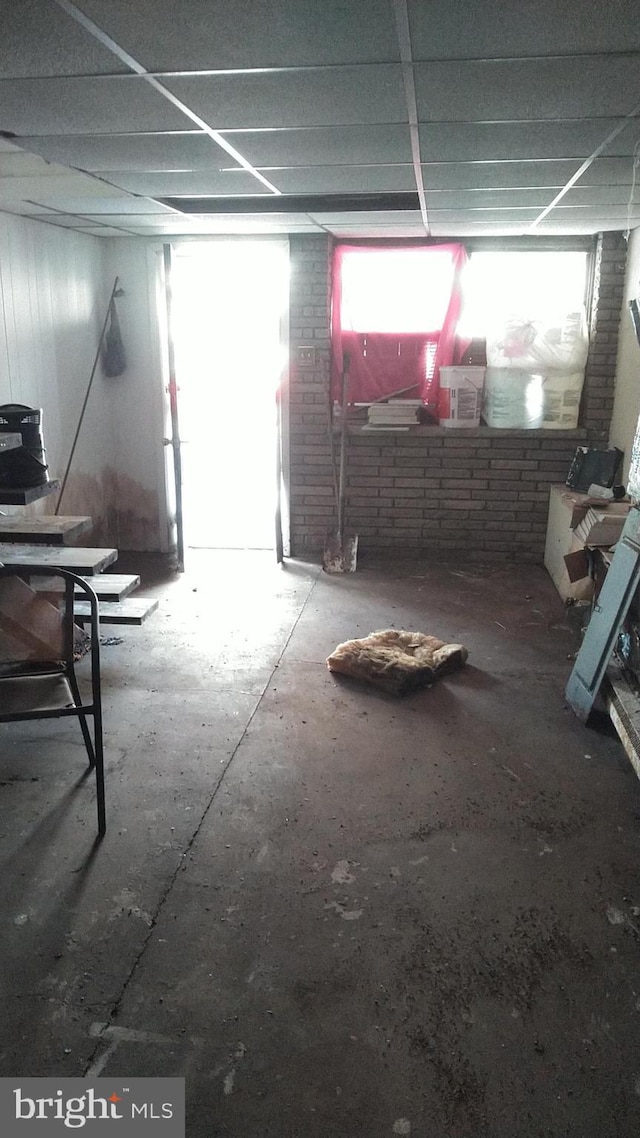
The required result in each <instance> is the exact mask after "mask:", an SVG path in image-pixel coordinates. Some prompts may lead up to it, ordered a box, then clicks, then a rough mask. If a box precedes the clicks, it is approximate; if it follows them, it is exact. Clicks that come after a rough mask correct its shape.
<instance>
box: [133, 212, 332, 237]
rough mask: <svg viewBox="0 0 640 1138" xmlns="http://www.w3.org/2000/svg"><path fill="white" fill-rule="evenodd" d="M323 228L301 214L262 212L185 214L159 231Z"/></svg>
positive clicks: (142, 230) (142, 231)
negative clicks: (301, 216) (247, 214)
mask: <svg viewBox="0 0 640 1138" xmlns="http://www.w3.org/2000/svg"><path fill="white" fill-rule="evenodd" d="M127 229H129V230H131V232H136V226H135V225H134V224H133V223H131V224H129V223H128V224H127ZM320 232H322V230H321V229H320V227H319V226H317V225H316V224H315V223H314V222H312V221H305V220H302V219H301V218H300V217H299V216H298V217H296V218H295V219H291V218H288V217H286V216H283V217H277V216H276V217H273V218H271V217H269V218H265V217H264V216H262V215H260V216H259V217H255V216H248V217H239V216H237V215H233V214H230V215H226V216H224V217H206V218H200V217H193V218H185V219H183V220H182V221H175V222H174V223H172V224H171V225H165V224H163V225H161V226H160V225H159V226H158V227H157V229H156V233H157V234H159V235H162V236H165V237H170V236H172V235H176V236H179V235H184V234H187V235H188V234H194V235H196V234H207V233H210V234H215V233H222V234H224V233H233V234H236V233H238V234H241V233H265V234H268V233H320ZM137 233H138V235H139V236H149V235H150V234H149V230H148V229H147V228H146V227H144V228H143V227H139V228H138V230H137Z"/></svg>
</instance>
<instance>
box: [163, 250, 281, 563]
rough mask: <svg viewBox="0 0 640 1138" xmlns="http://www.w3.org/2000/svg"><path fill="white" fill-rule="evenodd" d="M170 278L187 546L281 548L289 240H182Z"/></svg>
mask: <svg viewBox="0 0 640 1138" xmlns="http://www.w3.org/2000/svg"><path fill="white" fill-rule="evenodd" d="M171 272H172V284H171V292H172V330H173V338H174V345H175V362H176V380H177V385H178V405H179V418H180V440H181V460H182V511H183V521H184V537H185V545H187V546H189V547H192V548H208V549H273V548H274V546H275V544H276V536H275V535H276V522H275V518H276V506H277V493H276V486H277V481H276V455H277V453H278V451H279V430H278V424H279V415H278V404H277V399H276V396H277V394H278V391H279V385H280V383H281V380H282V377H283V374H284V371H285V368H286V362H287V349H286V343H287V335H286V333H287V327H286V320H287V306H288V279H289V248H288V242H286V241H266V240H265V241H256V240H253V241H251V240H246V239H242V238H237V239H234V240H232V239H221V240H219V241H207V242H189V243H182V244H176V245H175V246H174V247H173V249H172V260H171Z"/></svg>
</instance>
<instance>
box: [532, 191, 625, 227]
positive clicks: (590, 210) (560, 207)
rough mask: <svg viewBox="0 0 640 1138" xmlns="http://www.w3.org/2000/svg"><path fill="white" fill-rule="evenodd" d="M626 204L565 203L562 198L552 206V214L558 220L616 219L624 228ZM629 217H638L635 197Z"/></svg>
mask: <svg viewBox="0 0 640 1138" xmlns="http://www.w3.org/2000/svg"><path fill="white" fill-rule="evenodd" d="M627 212H628V211H627V206H626V205H607V204H605V205H582V206H574V205H565V199H564V198H563V199H562V200H561V201H560V202H558V204H557V206H554V208H553V210H552V216H555V217H556V218H557V220H558V221H570V220H572V219H575V220H578V219H581V218H594V219H597V218H607V219H608V220H609V221H618V222H619V223H621V224H619V228H620V229H624V228H626V220H627ZM631 218H632V219H635V221H636V222H637V221H638V219H640V201H638V200H637V199H636V201H635V202H634V203H633V205H632V207H631Z"/></svg>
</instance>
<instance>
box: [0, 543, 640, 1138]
mask: <svg viewBox="0 0 640 1138" xmlns="http://www.w3.org/2000/svg"><path fill="white" fill-rule="evenodd" d="M147 588H148V591H149V592H150V593H154V594H156V595H157V596H158V597H159V598H160V608H159V610H158V612H157V614H156V615H155V616H154V617H152V618H151V620H150V621H149V622H148V623H147V624H146V625H145V626H144V627H143V628H142V629H132V630H125V631H122V632H119V631H118V629H108V630H107V632H106V634H107V635H115V636H120V635H121V636H122V643H120V644H111V645H108V646H105V647H104V649H103V674H104V686H105V728H106V741H107V785H108V823H109V828H108V832H107V835H106V838H105V840H104V842H103V843H102V844H101V845H100V846H99V847H98V848H94V845H93V839H94V832H95V810H94V799H93V788H92V785H91V780H87V781H78V778H79V775H80V774H81V772H82V770H83V765H84V757H83V755H84V752H83V748H82V744H81V740H80V736H79V730H78V728H77V724H75V723H73V722H69V723H67V722H51V721H49V722H47V723H44V724H20V725H13V726H10V727H7V726H4V727H2V728H0V732H1V734H0V748H1V749H0V795H1V797H0V804H1V810H2V838H1V847H0V848H1V854H2V875H1V879H0V889H1V892H2V914H3V917H2V919H3V936H2V945H1V949H0V953H1V959H0V967H1V974H2V986H3V988H4V992H3V995H2V1007H3V1012H4V1014H3V1016H2V1021H1V1024H0V1055H1V1060H0V1074H1V1075H9V1076H26V1075H82V1074H87V1073H88V1074H91V1075H94V1076H96V1075H98V1074H102V1075H111V1076H113V1077H118V1078H124V1077H125V1076H130V1077H131V1076H137V1075H157V1076H159V1075H182V1076H184V1077H185V1078H186V1087H187V1103H188V1106H187V1134H188V1136H189V1138H211V1136H214V1138H217V1136H221V1138H253V1136H254V1135H256V1136H258V1135H259V1136H265V1138H276V1136H277V1138H297V1136H300V1138H302V1136H304V1138H331V1136H336V1138H342V1136H344V1138H386V1136H393V1135H394V1134H411V1135H413V1136H414V1138H462V1136H465V1138H466V1136H469V1138H484V1136H487V1138H502V1136H504V1138H512V1136H515V1135H518V1136H519V1138H533V1136H536V1138H537V1136H541V1138H542V1136H554V1138H560V1136H565V1135H566V1136H571V1138H577V1136H581V1138H590V1136H592V1135H593V1136H597V1138H604V1136H607V1138H612V1136H625V1138H626V1136H631V1135H636V1134H637V1133H638V1126H639V1125H640V1058H639V1057H638V1052H637V1040H638V1028H639V1026H640V958H639V950H640V915H639V914H640V910H639V909H638V908H637V906H639V905H640V885H639V880H638V864H639V854H640V786H639V785H638V782H637V780H636V777H635V775H634V774H633V772H632V769H631V766H630V764H629V762H628V760H627V758H626V756H625V755H624V752H623V750H622V747H621V746H620V744H619V742H618V741H617V738H616V737H615V735H613V733H612V732H610V731H607V730H606V725H605V728H602V727H601V729H600V730H594V729H592V728H586V727H584V726H583V725H582V724H580V723H579V722H578V721H577V720H576V719H575V718H574V716H573V715H572V714H571V712H569V711H567V710H566V708H565V707H564V705H563V698H562V693H563V687H564V684H565V682H566V679H567V676H568V674H569V671H570V669H571V660H570V659H569V656H570V653H571V652H572V651H573V650H574V649H575V638H574V636H573V634H572V632H571V630H570V628H569V626H568V624H567V620H566V614H565V611H564V609H563V607H562V604H561V602H560V600H559V599H558V597H557V595H556V593H555V591H554V589H553V586H552V585H551V583H550V581H549V579H548V578H547V575H546V573H545V572H544V570H542V569H539V568H536V567H531V566H521V567H515V568H514V567H512V566H509V565H501V566H497V565H488V566H481V565H479V566H472V565H468V564H466V563H465V564H464V566H463V567H462V566H459V565H458V566H455V565H448V566H447V565H446V564H442V563H441V564H431V563H429V564H427V563H426V562H422V563H411V564H409V563H407V564H404V565H398V564H396V565H391V564H387V565H384V564H382V563H380V564H375V563H372V562H368V561H367V560H362V562H361V564H360V566H359V569H358V572H357V573H356V574H355V575H353V576H345V577H331V578H329V577H327V576H326V575H324V574H323V573H322V572H321V571H320V570H319V568H318V567H317V566H315V565H306V564H301V563H299V562H289V563H287V565H286V566H285V567H284V568H282V569H278V568H276V567H275V566H274V565H273V564H272V560H271V555H267V554H261V553H255V554H238V553H212V552H208V553H206V552H198V553H195V552H194V553H192V554H191V557H190V564H189V566H188V571H187V572H186V573H185V575H184V576H183V577H182V578H175V577H171V576H170V577H169V578H168V579H167V580H166V581H164V582H163V581H160V580H159V581H158V582H157V583H152V584H150V585H148V586H147ZM387 625H395V626H396V627H402V626H404V627H410V628H416V629H419V630H422V631H426V632H432V633H435V634H436V635H438V636H441V637H442V638H443V639H450V640H460V641H462V642H464V643H465V644H466V645H467V646H468V648H469V653H470V658H469V665H468V667H467V668H466V669H465V670H464V671H463V672H462V673H460V674H457V675H454V676H451V677H449V678H447V679H445V680H443V681H441V682H440V684H439V685H437V686H435V687H434V688H432V689H431V690H430V691H424V692H420V693H418V694H414V695H412V696H409V697H408V698H404V699H402V700H397V699H393V698H391V697H388V696H385V695H382V694H380V693H377V692H374V691H372V690H369V689H366V688H363V687H360V686H358V685H356V684H355V683H352V682H349V681H340V680H338V679H336V678H332V677H331V675H329V673H328V672H327V670H326V667H325V663H324V661H325V657H326V655H327V654H328V652H329V651H330V649H331V648H333V647H334V646H335V644H336V643H337V642H338V641H340V640H343V639H345V638H347V637H349V636H351V635H357V634H360V635H363V634H365V633H367V632H369V631H372V630H374V629H377V628H380V627H384V626H387Z"/></svg>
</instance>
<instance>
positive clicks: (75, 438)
mask: <svg viewBox="0 0 640 1138" xmlns="http://www.w3.org/2000/svg"><path fill="white" fill-rule="evenodd" d="M118 279H119V278H118V277H116V279H115V280H114V282H113V288H112V289H111V296H110V297H109V303H108V305H107V311H106V315H105V318H104V324H103V325H102V331H101V333H100V339H99V340H98V347H97V350H96V354H95V359H94V361H93V367H92V368H91V375H90V376H89V382H88V384H87V390H86V391H85V393H84V401H83V404H82V409H81V411H80V418H79V419H78V426H77V427H76V433H75V435H74V436H73V442H72V444H71V453H70V455H69V459H68V462H67V468H66V470H65V472H64V477H63V479H62V486H61V487H60V493H59V495H58V502H57V505H56V508H55V511H54V513H56V514H58V513H60V506H61V503H62V497H63V495H64V492H65V489H66V486H67V478H68V477H69V471H70V469H71V463H72V462H73V456H74V454H75V450H76V445H77V442H78V437H79V435H80V428H81V427H82V420H83V419H84V413H85V411H86V409H87V403H88V402H89V395H90V392H91V385H92V383H93V379H94V376H95V374H96V368H97V366H98V360H99V359H100V352H101V350H102V341H103V340H104V337H105V332H106V331H107V324H108V321H109V313H110V312H111V305H112V304H113V301H114V299H115V295H116V292H117V290H118Z"/></svg>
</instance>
